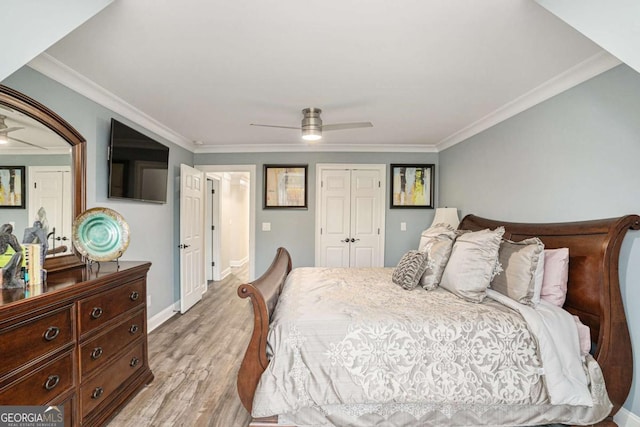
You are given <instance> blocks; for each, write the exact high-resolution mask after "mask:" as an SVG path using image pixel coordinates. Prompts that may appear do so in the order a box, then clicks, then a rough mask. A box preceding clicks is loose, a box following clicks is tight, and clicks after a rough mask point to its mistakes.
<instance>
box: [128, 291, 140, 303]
mask: <svg viewBox="0 0 640 427" xmlns="http://www.w3.org/2000/svg"><path fill="white" fill-rule="evenodd" d="M139 297H140V294H139V293H138V292H136V291H133V292H131V295H129V299H130V300H131V301H135V300H137V299H138V298H139Z"/></svg>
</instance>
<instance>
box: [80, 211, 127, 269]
mask: <svg viewBox="0 0 640 427" xmlns="http://www.w3.org/2000/svg"><path fill="white" fill-rule="evenodd" d="M73 245H74V246H75V248H76V249H77V251H78V252H80V254H82V255H84V256H85V257H86V258H88V259H89V260H91V261H113V260H114V259H117V258H120V257H121V256H122V254H123V253H124V251H125V250H127V247H128V246H129V225H128V224H127V222H126V221H125V220H124V218H123V217H122V215H120V214H119V213H118V212H116V211H114V210H112V209H109V208H92V209H89V210H86V211H84V212H83V213H81V214H80V215H78V217H77V218H76V220H75V221H74V222H73Z"/></svg>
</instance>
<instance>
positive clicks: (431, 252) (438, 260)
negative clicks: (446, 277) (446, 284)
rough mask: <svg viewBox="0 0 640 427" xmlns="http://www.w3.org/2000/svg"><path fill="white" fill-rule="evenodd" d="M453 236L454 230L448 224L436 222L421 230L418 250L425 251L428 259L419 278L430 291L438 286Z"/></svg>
mask: <svg viewBox="0 0 640 427" xmlns="http://www.w3.org/2000/svg"><path fill="white" fill-rule="evenodd" d="M455 238H456V231H455V230H454V229H453V228H452V227H451V226H450V225H448V224H436V225H433V226H431V227H429V228H428V229H426V230H424V231H423V232H422V235H421V236H420V246H418V250H420V251H421V252H425V253H426V254H427V258H428V260H429V261H428V264H427V268H426V270H425V271H424V274H423V275H422V277H421V278H420V285H421V286H422V287H423V288H424V289H426V290H428V291H430V290H433V289H435V288H437V287H438V283H440V279H441V278H442V273H443V272H444V267H445V266H446V265H447V261H448V260H449V255H451V247H452V246H453V241H454V240H455Z"/></svg>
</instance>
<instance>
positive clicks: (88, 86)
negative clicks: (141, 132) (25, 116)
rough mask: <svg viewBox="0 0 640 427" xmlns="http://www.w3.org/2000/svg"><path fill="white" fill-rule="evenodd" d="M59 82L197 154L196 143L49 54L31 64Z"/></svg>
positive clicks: (38, 57)
mask: <svg viewBox="0 0 640 427" xmlns="http://www.w3.org/2000/svg"><path fill="white" fill-rule="evenodd" d="M27 65H28V66H29V67H30V68H33V69H34V70H36V71H38V72H39V73H42V74H44V75H45V76H47V77H49V78H50V79H53V80H55V81H57V82H58V83H60V84H62V85H64V86H66V87H68V88H69V89H71V90H73V91H75V92H78V93H79V94H80V95H83V96H85V97H87V98H89V99H90V100H92V101H94V102H96V103H98V104H100V105H102V106H103V107H105V108H108V109H109V110H111V111H113V112H115V113H117V114H120V115H121V116H122V117H126V118H127V119H129V120H131V121H132V122H134V123H136V124H138V125H140V126H142V127H143V128H145V129H147V130H149V131H151V132H153V133H155V134H156V135H159V136H161V137H163V138H165V139H167V140H169V141H171V142H173V143H174V144H176V145H179V146H181V147H182V148H185V149H187V150H189V151H191V152H193V142H192V141H190V140H189V139H187V138H185V137H184V136H182V135H180V134H179V133H177V132H175V131H173V130H172V129H170V128H168V127H167V126H165V125H163V124H162V123H160V122H159V121H157V120H156V119H154V118H153V117H151V116H149V115H147V114H145V113H143V112H142V111H140V110H138V109H137V108H135V107H134V106H132V105H131V104H129V103H128V102H126V101H125V100H123V99H122V98H119V97H117V96H116V95H114V94H113V93H111V92H109V91H108V90H106V89H105V88H103V87H102V86H100V85H98V84H97V83H95V82H93V81H92V80H89V79H88V78H86V77H85V76H83V75H82V74H80V73H78V72H77V71H75V70H74V69H73V68H70V67H68V66H67V65H65V64H63V63H62V62H60V61H58V60H57V59H55V58H54V57H52V56H51V55H49V54H47V53H41V54H40V55H38V56H37V57H35V58H34V59H33V60H31V62H29V63H28V64H27Z"/></svg>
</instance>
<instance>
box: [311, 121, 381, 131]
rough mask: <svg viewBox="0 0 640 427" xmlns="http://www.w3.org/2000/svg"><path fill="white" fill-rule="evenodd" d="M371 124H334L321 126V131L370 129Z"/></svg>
mask: <svg viewBox="0 0 640 427" xmlns="http://www.w3.org/2000/svg"><path fill="white" fill-rule="evenodd" d="M371 127H373V123H371V122H357V123H336V124H333V125H322V130H323V131H325V130H344V129H358V128H371Z"/></svg>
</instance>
